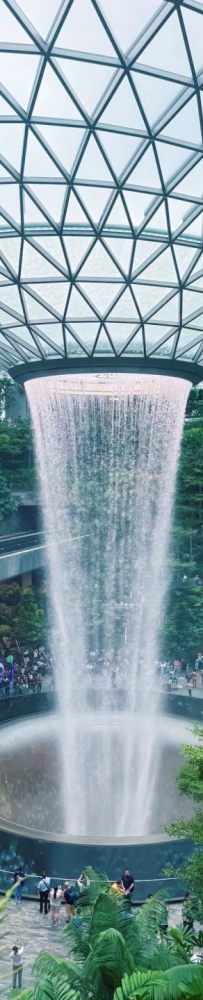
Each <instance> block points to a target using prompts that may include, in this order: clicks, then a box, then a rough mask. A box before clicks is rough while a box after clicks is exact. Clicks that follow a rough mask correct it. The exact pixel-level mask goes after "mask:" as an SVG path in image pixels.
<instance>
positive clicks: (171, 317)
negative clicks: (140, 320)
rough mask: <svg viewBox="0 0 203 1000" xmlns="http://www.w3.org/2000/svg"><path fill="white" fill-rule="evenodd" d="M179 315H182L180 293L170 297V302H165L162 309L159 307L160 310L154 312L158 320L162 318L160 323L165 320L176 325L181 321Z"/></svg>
mask: <svg viewBox="0 0 203 1000" xmlns="http://www.w3.org/2000/svg"><path fill="white" fill-rule="evenodd" d="M179 315H180V299H179V294H178V295H173V297H172V298H171V299H169V300H168V302H166V303H165V306H162V308H161V309H158V312H156V314H154V318H155V319H156V320H158V321H159V320H160V323H163V322H166V323H173V324H174V325H175V326H176V325H177V323H179Z"/></svg>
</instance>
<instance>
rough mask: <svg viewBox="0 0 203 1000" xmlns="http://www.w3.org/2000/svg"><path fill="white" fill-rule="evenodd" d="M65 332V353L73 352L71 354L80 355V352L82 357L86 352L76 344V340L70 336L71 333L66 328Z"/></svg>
mask: <svg viewBox="0 0 203 1000" xmlns="http://www.w3.org/2000/svg"><path fill="white" fill-rule="evenodd" d="M65 333H66V350H67V355H68V356H69V355H72V354H73V355H76V356H77V355H79V356H80V355H81V354H82V355H83V357H84V356H85V353H86V352H85V350H83V348H82V347H81V345H80V344H78V341H77V340H75V338H74V337H72V336H71V333H70V332H69V330H67V329H66V331H65Z"/></svg>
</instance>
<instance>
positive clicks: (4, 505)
mask: <svg viewBox="0 0 203 1000" xmlns="http://www.w3.org/2000/svg"><path fill="white" fill-rule="evenodd" d="M16 507H17V503H16V501H15V500H14V498H13V497H12V494H11V491H10V489H9V486H8V484H7V480H6V476H4V475H2V473H1V472H0V521H3V520H4V518H6V517H8V514H11V511H12V510H15V508H16Z"/></svg>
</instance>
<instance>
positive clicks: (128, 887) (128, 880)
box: [121, 868, 135, 896]
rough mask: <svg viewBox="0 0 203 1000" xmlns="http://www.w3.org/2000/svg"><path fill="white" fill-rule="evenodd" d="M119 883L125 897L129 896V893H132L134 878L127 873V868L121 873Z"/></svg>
mask: <svg viewBox="0 0 203 1000" xmlns="http://www.w3.org/2000/svg"><path fill="white" fill-rule="evenodd" d="M121 882H122V886H123V889H124V891H125V896H131V892H133V889H134V885H135V879H134V876H133V875H131V872H130V871H129V868H125V871H124V872H123V875H122V879H121Z"/></svg>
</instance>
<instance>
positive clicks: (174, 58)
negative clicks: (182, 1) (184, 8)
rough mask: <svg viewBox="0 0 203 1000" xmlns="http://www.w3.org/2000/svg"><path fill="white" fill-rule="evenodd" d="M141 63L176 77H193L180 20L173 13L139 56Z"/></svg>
mask: <svg viewBox="0 0 203 1000" xmlns="http://www.w3.org/2000/svg"><path fill="white" fill-rule="evenodd" d="M139 61H140V62H141V63H145V65H147V66H154V67H155V69H163V70H165V71H166V72H167V71H168V72H170V73H175V74H176V75H177V74H178V75H180V74H184V75H186V76H191V70H190V65H189V62H188V58H187V52H186V48H185V45H184V41H183V36H182V32H181V29H180V25H179V20H178V17H177V14H176V13H172V15H171V17H169V18H168V19H167V22H166V23H165V24H164V25H163V27H160V29H159V31H157V33H156V35H155V37H154V38H153V40H152V42H149V45H147V46H146V48H145V49H144V52H142V53H141V55H140V56H139Z"/></svg>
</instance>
